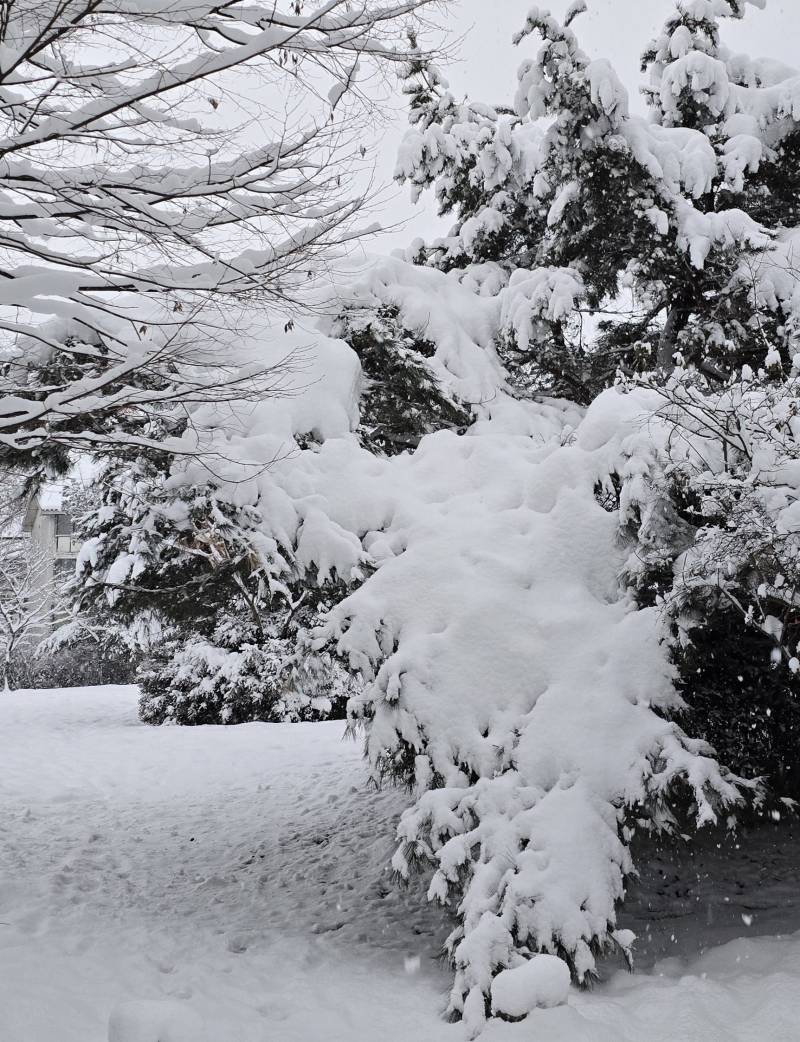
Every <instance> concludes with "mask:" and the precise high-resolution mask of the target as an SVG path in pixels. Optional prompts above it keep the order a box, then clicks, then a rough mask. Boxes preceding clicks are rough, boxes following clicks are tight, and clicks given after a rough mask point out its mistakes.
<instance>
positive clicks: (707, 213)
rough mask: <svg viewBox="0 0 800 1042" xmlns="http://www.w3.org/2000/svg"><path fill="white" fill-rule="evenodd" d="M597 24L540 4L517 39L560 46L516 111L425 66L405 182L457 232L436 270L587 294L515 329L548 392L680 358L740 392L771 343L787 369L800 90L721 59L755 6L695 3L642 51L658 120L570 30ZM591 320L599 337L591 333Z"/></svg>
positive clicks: (436, 258)
mask: <svg viewBox="0 0 800 1042" xmlns="http://www.w3.org/2000/svg"><path fill="white" fill-rule="evenodd" d="M580 10H581V5H575V6H574V8H573V10H572V11H571V17H570V18H569V19H568V20H567V22H566V23H565V24H563V25H562V24H560V23H559V22H557V21H556V19H554V18H553V17H552V16H550V15H549V14H548V13H547V12H545V11H542V10H540V9H538V8H534V9H533V11H532V12H531V14H530V15H529V17H528V20H527V23H526V25H525V28H524V30H523V31H522V32H521V33H520V34H518V37H517V42H518V43H521V42H523V41H525V40H527V38H528V37H529V36H530V35H531V34H538V35H540V36H541V38H542V40H543V43H542V46H541V47H540V49H539V51H538V53H536V55H535V56H534V57H532V58H527V59H526V60H525V61H524V62H523V64H522V65H521V67H520V70H519V73H518V87H517V92H516V97H515V99H514V103H513V105H512V106H509V107H508V108H504V109H502V110H498V109H494V108H492V107H490V106H486V105H482V104H477V103H470V102H463V103H458V102H456V100H455V99H454V98H453V96H452V95H451V94H450V93H449V92H448V91H447V89H446V83H445V82H444V81H443V80H442V78H441V77H440V76H439V75H438V73H437V72H436V71H435V70H433V69H431V68H430V67H429V66H426V63H425V62H422V61H418V62H411V63H409V65H408V69H407V75H408V85H407V88H406V90H407V93H408V94H409V96H410V99H411V114H410V122H411V125H412V129H411V130H410V132H409V133H408V135H407V138H406V141H405V142H404V145H403V148H402V151H401V156H400V160H399V163H398V168H397V175H398V177H399V179H400V180H401V181H406V182H409V183H410V184H411V185H412V186H413V189H414V192H415V193H418V192H420V191H421V190H423V189H424V188H427V187H431V186H432V187H433V188H434V189H435V192H436V196H437V199H438V202H439V206H440V209H441V211H442V212H443V213H448V214H453V215H454V216H455V218H456V223H455V225H454V226H453V229H452V231H451V233H450V234H449V235H448V236H447V237H445V238H443V239H441V240H437V241H436V242H434V243H433V244H432V245H431V246H430V247H429V248H428V250H427V252H426V255H425V259H426V260H427V262H428V263H431V264H435V265H437V266H439V267H441V268H442V269H443V270H451V269H461V270H463V271H464V272H465V273H470V272H471V271H473V270H474V269H475V268H476V267H480V268H482V269H483V270H484V276H483V277H484V279H485V269H486V268H487V266H490V267H494V268H496V269H497V270H498V274H497V276H496V282H497V285H498V287H503V286H505V285H506V284H507V283H510V285H509V286H508V289H507V290H504V292H506V294H507V295H508V294H509V293H510V292H511V290H512V289H513V286H514V281H515V279H516V280H519V279H520V273H521V272H531V273H533V274H535V273H536V272H537V271H541V270H543V269H551V270H552V271H554V272H559V271H561V272H564V273H565V274H566V273H569V275H570V276H571V277H573V278H577V279H579V280H580V286H581V292H580V294H579V295H577V296H576V298H575V303H576V304H577V305H578V308H577V310H575V309H574V308H570V309H569V310H568V311H567V312H564V313H562V314H560V315H558V316H554V315H549V316H547V321H546V322H543V323H540V324H539V327H538V328H537V330H536V331H535V334H536V335H535V336H534V337H533V338H530V339H529V338H528V337H526V336H523V337H520V335H519V328H518V326H517V324H516V323H514V322H510V323H508V324H507V325H506V328H505V329H504V331H503V335H502V339H503V342H504V343H506V344H510V345H511V348H512V352H506V356H505V357H506V358H507V360H509V361H510V362H511V364H512V365H513V364H514V363H516V362H518V360H519V359H518V358H517V357H516V356H515V355H514V353H513V349H516V350H517V352H519V351H520V349H521V352H522V353H523V354H525V353H527V354H528V355H529V356H530V362H529V365H531V366H533V367H535V368H537V369H538V370H539V372H540V379H539V384H538V389H544V390H549V391H551V392H552V393H558V394H565V395H567V396H569V397H571V398H572V399H574V400H578V401H583V402H588V401H590V400H591V399H592V397H593V396H594V395H595V394H596V393H597V391H598V390H600V389H601V388H602V387H604V386H608V385H610V384H611V383H612V382H613V381H614V379H615V376H616V374H617V372H618V371H619V370H620V369H621V370H623V371H626V372H628V373H632V372H636V371H645V370H650V369H655V368H656V367H661V368H662V369H664V370H668V369H670V368H671V367H672V365H673V360H674V358H675V357H676V356H677V355H679V356H680V358H681V359H682V360H683V361H684V362H685V363H687V364H691V365H694V366H696V367H697V368H699V369H700V370H702V371H703V372H704V374H705V375H706V376H707V377H708V378H709V379H711V380H712V381H716V382H724V380H725V379H726V378H727V377H728V376H729V375H731V374H732V373H734V372H735V371H736V370H737V369H738V368H739V367H741V365H742V364H750V365H752V366H755V365H756V364H757V363H758V361H759V360H760V358H761V357H763V354H764V350H765V345H767V344H771V345H773V346H774V347H775V349H776V350H777V351H778V352H779V354H780V359H781V364H782V366H783V368H784V370H785V371H787V372H788V369H789V366H790V362H791V351H790V339H791V332H790V329H789V324H788V323H787V319H788V317H789V315H788V307H787V305H788V300H787V298H786V293H781V292H778V293H775V292H774V286H772V285H771V283H772V281H773V280H772V276H771V274H769V273H768V270H767V269H769V268H770V267H771V266H772V264H773V262H771V261H770V260H769V259H768V257H767V256H766V255H767V254H768V252H769V249H770V244H771V243H772V241H773V238H774V236H775V234H777V233H780V232H782V231H783V230H785V229H787V228H794V227H795V226H796V225H797V220H796V217H797V206H796V192H795V191H794V189H795V187H796V185H797V183H798V178H799V177H800V167H799V166H798V145H797V141H798V120H797V108H796V107H793V104H794V103H793V98H794V94H793V91H794V86H793V85H792V84H793V81H788V80H787V83H788V84H789V85H788V87H785V86H784V85H783V84H782V83H781V82H780V75H781V69H780V68H779V67H773V66H771V65H769V64H768V63H761V64H758V63H752V62H749V61H748V60H746V59H742V58H741V57H738V58H734V57H733V56H732V55H731V54H730V53H729V52H728V51H726V50H725V49H724V47H722V45H721V43H720V21H721V19H722V18H724V17H725V16H731V17H737V18H738V17H742V15H743V13H744V5H743V4H739V3H730V4H729V3H727V2H720V3H711V2H708V3H705V2H704V3H702V4H699V5H698V4H691V5H678V7H677V8H676V12H675V14H674V15H673V16H672V17H670V18H669V19H668V21H667V23H666V25H665V27H664V30H663V31H662V33H661V35H660V36H659V37H658V38H657V39H656V40H655V41H654V42H653V43H652V44H651V45H650V46H649V47H648V49H647V50H646V51H645V54H644V57H643V68H644V69H645V70H646V71H649V73H650V86H649V88H648V94H647V97H648V100H649V102H650V105H651V108H652V112H653V116H654V118H655V124H651V123H649V122H648V121H646V120H644V119H642V118H640V117H638V116H635V115H631V114H630V112H629V107H628V99H627V95H626V92H625V90H624V88H623V87H622V85H621V84H620V82H619V80H618V78H617V77H616V74H615V73H614V71H613V69H611V67H610V66H609V65H608V63H606V62H604V61H600V60H594V61H592V60H590V59H589V58H588V56H587V55H586V54H585V53H584V52H583V51H582V50H581V49H580V47H579V44H578V40H577V37H576V36H575V33H574V32H573V30H572V28H571V26H570V24H569V23H570V22H571V21H572V19H574V17H575V16H576V15H577V14H579V13H580ZM782 74H783V77H784V79H785V78H786V76H787V75H788V73H787V72H786V70H782ZM542 119H546V120H547V124H546V126H545V129H543V130H541V129H540V123H539V121H540V120H542ZM777 263H780V261H778V262H777ZM765 283H767V285H765ZM789 295H790V294H789ZM587 312H588V313H593V314H595V315H597V316H598V317H599V330H600V335H599V336H598V337H592V336H588V337H587V336H585V335H584V334H583V332H582V324H581V322H580V320H579V318H580V314H581V313H584V314H585V313H587ZM609 313H611V314H610V317H604V316H606V315H609Z"/></svg>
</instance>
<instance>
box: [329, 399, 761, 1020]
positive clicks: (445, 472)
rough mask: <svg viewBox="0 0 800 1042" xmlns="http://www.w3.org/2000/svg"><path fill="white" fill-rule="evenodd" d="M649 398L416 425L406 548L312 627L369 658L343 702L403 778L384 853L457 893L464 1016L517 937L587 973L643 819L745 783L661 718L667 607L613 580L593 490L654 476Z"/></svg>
mask: <svg viewBox="0 0 800 1042" xmlns="http://www.w3.org/2000/svg"><path fill="white" fill-rule="evenodd" d="M659 404H660V398H659V396H658V395H657V394H656V393H654V392H647V391H635V392H631V393H630V394H624V393H621V392H617V391H613V390H612V391H608V392H606V393H605V394H604V395H602V396H601V397H600V398H599V399H597V401H595V403H593V405H592V406H591V407H590V408H589V410H588V412H587V414H586V416H585V418H584V419H583V420H582V421H581V422H579V424H578V426H577V430H576V431H574V433H573V435H572V436H571V437H570V438H569V439H565V438H564V431H563V427H562V424H563V422H564V421H563V414H561V418H560V419H559V413H558V412H557V411H556V410H555V409H554V408H553V407H552V406H549V405H548V406H545V405H542V406H531V409H532V411H533V410H539V411H540V424H541V428H540V429H541V430H542V431H543V432H544V430H546V426H545V425H546V423H548V422H549V424H550V436H549V437H547V438H543V439H540V440H534V439H531V438H529V437H525V436H520V435H517V434H514V433H511V432H508V431H507V430H504V426H503V424H502V423H501V422H499V421H498V422H494V423H490V424H488V425H487V427H486V430H485V435H483V436H481V434H480V433H476V435H475V436H472V437H471V436H470V435H467V436H466V437H464V438H457V437H456V436H455V435H453V434H448V433H445V432H443V433H442V434H440V435H437V436H436V437H435V438H428V439H424V440H423V442H422V443H421V445H420V447H419V449H418V450H417V452H416V453H415V454H414V455H413V456H411V457H407V458H405V462H404V465H403V467H402V469H401V468H399V467H397V466H393V468H392V469H393V471H394V481H395V483H397V484H399V483H400V482H401V481H402V482H404V483H405V494H404V498H405V501H406V503H407V504H408V505H407V506H406V508H405V509H404V510H403V512H402V514H401V515H400V516H399V517H397V518H396V519H395V524H394V526H393V528H394V533H395V537H396V538H398V537H399V541H400V544H401V546H402V551H401V552H399V553H394V554H392V555H391V556H389V557H387V558H386V559H385V560H383V562H382V563H381V565H380V567H379V568H378V569H377V571H376V572H375V574H374V575H372V576H370V578H369V579H368V581H367V582H365V583H364V584H363V586H361V587H360V588H359V589H357V590H355V591H354V592H353V593H351V594H350V595H349V596H348V597H347V598H345V600H343V601H342V602H341V603H340V604H339V605H337V606H335V607H333V608H332V610H331V611H330V613H329V615H328V616H327V617H326V620H325V621H324V625H323V628H322V631H321V632H320V638H319V639H320V641H323V640H325V639H328V640H330V639H334V640H336V642H337V649H338V652H339V654H340V655H343V656H347V657H348V658H349V660H350V663H351V666H352V668H354V669H357V670H359V671H361V672H362V673H363V674H364V675H365V676H366V677H368V678H371V679H370V682H369V683H368V685H367V687H366V689H365V691H364V693H363V695H361V696H359V697H357V698H356V699H354V700H353V702H352V703H351V710H352V712H353V713H354V714H355V715H356V717H357V718H361V719H363V720H364V722H365V723H366V726H367V749H368V753H369V757H370V760H371V763H372V765H373V769H374V772H375V775H376V777H378V778H379V777H381V776H386V775H389V776H391V777H393V778H397V779H402V780H404V781H406V782H407V783H409V784H410V785H411V786H413V787H414V788H415V791H416V794H417V796H416V800H415V803H414V805H413V806H412V807H411V808H409V810H408V811H407V812H406V813H405V814H404V815H403V818H402V819H401V822H400V826H399V837H400V840H401V845H400V848H399V850H398V852H397V854H396V856H395V858H394V862H393V864H394V868H395V870H396V871H397V872H398V873H399V875H400V876H402V877H403V878H406V879H407V878H409V877H410V875H411V872H412V870H413V868H414V867H415V866H416V865H418V864H420V863H424V864H427V865H430V866H431V867H432V868H433V869H434V875H433V880H432V883H431V886H430V890H429V897H430V898H431V899H436V900H439V901H442V902H446V903H448V904H449V905H451V906H452V907H453V908H454V909H456V910H457V911H458V914H459V919H460V925H459V926H458V927H457V928H456V929H455V931H454V932H453V933H452V935H451V936H450V938H449V940H448V945H447V946H448V950H449V953H450V955H451V957H452V960H453V963H454V966H455V970H456V979H455V984H454V987H453V991H452V993H451V998H450V1010H451V1012H452V1013H454V1014H456V1015H461V1016H463V1017H464V1018H465V1020H467V1022H468V1026H469V1028H470V1029H471V1030H473V1031H474V1030H477V1029H478V1028H479V1027H480V1025H481V1023H482V1022H483V1017H484V1015H485V1002H486V1001H487V998H488V996H489V994H490V990H491V984H492V979H493V977H494V976H495V975H496V974H497V973H498V972H500V971H502V970H503V969H505V968H508V967H512V966H514V965H516V964H517V961H518V959H519V957H520V956H523V957H527V956H529V955H530V954H532V953H535V952H539V951H543V952H547V953H550V954H553V955H558V956H559V957H561V958H563V959H564V960H566V961H567V962H568V963H569V965H570V967H571V969H572V972H573V975H574V977H575V978H576V979H577V980H580V981H586V980H589V979H591V977H592V975H593V974H594V972H595V964H596V959H597V956H598V955H599V954H600V953H601V952H602V951H604V950H608V949H612V948H615V947H617V946H618V945H622V946H623V947H627V945H628V944H629V939H628V938H620V936H619V935H618V934H617V933H616V914H617V912H616V908H617V903H618V902H619V901H620V900H621V899H622V897H623V895H624V888H625V878H626V876H627V875H628V874H629V873H630V872H631V871H632V870H633V864H632V861H631V856H630V851H629V843H630V840H631V838H632V836H633V834H634V833H635V831H636V830H637V829H642V828H655V829H660V828H669V827H671V826H672V825H673V823H674V821H675V818H676V817H678V816H683V815H684V814H685V815H686V817H687V818H688V819H689V820H693V821H694V822H695V823H698V824H701V825H702V824H704V823H707V822H711V821H716V820H718V816H719V814H720V812H724V813H725V814H726V813H727V808H731V807H732V806H733V805H734V804H736V803H737V801H739V799H740V798H741V791H740V789H739V788H738V787H737V784H736V782H735V780H734V779H732V778H731V777H730V776H729V775H728V773H727V772H726V771H725V770H724V769H720V768H719V766H718V765H717V763H716V761H715V760H714V759H713V758H712V756H711V751H710V749H709V748H708V746H707V745H706V744H705V743H703V742H702V741H697V740H695V739H693V738H690V737H688V736H687V734H686V733H685V732H684V731H683V730H682V729H681V728H680V727H679V726H678V725H677V724H676V723H675V722H674V721H670V720H669V719H667V714H668V713H669V712H670V711H671V710H672V709H676V708H678V707H679V706H680V699H679V697H678V695H677V694H676V691H675V688H674V684H673V680H674V676H675V673H674V669H673V667H672V666H671V665H670V663H669V661H668V649H667V646H666V644H665V642H664V639H663V638H664V636H665V632H664V630H663V628H662V625H661V621H660V616H659V612H658V610H657V609H656V608H649V609H642V610H637V606H636V605H635V603H634V602H633V601H632V599H631V598H630V596H628V595H627V594H626V592H625V590H624V589H623V588H622V587H621V586H620V582H619V575H620V573H621V572H622V570H623V567H624V565H625V561H626V559H627V557H628V555H629V554H630V552H631V549H632V547H633V546H634V545H635V540H636V536H635V534H632V535H630V536H628V537H627V538H626V537H625V532H626V529H627V525H628V517H627V516H626V515H623V513H622V512H621V511H620V510H612V511H609V510H607V509H604V507H603V506H602V505H601V504H600V503H599V502H598V498H597V494H596V490H597V488H598V486H600V485H602V484H604V483H606V482H608V481H610V475H611V474H612V473H613V474H618V475H621V477H622V481H623V485H624V497H625V501H626V502H627V503H628V504H629V506H630V504H631V502H632V501H634V500H635V499H636V498H637V496H638V495H639V493H640V491H641V492H643V491H646V490H641V489H640V488H639V477H640V474H641V469H642V466H643V461H644V462H646V461H647V456H648V453H649V452H650V450H651V441H650V438H649V435H648V432H647V427H648V423H649V422H650V420H651V418H652V417H653V414H654V411H655V410H656V409H657V408H658V405H659ZM654 422H655V421H654ZM565 441H566V443H565ZM400 459H403V457H400ZM401 491H402V489H401ZM412 504H413V508H412ZM723 816H724V815H723Z"/></svg>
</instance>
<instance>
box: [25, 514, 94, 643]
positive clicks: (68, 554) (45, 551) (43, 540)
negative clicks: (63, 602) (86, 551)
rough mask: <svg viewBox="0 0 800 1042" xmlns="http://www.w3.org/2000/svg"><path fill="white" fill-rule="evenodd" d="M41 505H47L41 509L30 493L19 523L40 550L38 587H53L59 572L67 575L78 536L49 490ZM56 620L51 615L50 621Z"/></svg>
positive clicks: (70, 570) (37, 573)
mask: <svg viewBox="0 0 800 1042" xmlns="http://www.w3.org/2000/svg"><path fill="white" fill-rule="evenodd" d="M45 505H46V506H47V507H48V508H49V509H43V508H42V502H41V500H40V498H39V496H38V495H34V496H33V498H32V499H31V501H30V502H29V504H28V508H27V510H26V513H25V519H24V521H23V525H22V527H23V531H24V532H26V533H27V534H28V536H29V538H30V540H31V543H32V544H33V546H34V547H35V548H36V549H38V550H39V551H40V552H41V565H40V567H39V568H38V569H37V572H36V585H37V587H38V588H39V589H42V588H43V587H49V588H53V587H54V586H55V584H56V583H58V581H59V578H60V577H61V576H64V575H65V574H69V575H71V574H72V572H73V570H74V568H75V559H76V557H77V556H78V550H79V549H80V542H79V540H77V539H75V538H74V537H73V535H72V524H71V521H70V519H69V517H68V515H66V514H65V513H63V512H62V511H60V510H58V509H53V508H54V507H56V506H58V505H59V502H58V500H57V499H56V498H55V497H54V496H53V495H52V494H51V495H50V496H49V497H48V498H47V499H46V500H45ZM54 606H55V605H54ZM57 622H58V620H57V619H55V618H54V623H57ZM51 628H52V627H51Z"/></svg>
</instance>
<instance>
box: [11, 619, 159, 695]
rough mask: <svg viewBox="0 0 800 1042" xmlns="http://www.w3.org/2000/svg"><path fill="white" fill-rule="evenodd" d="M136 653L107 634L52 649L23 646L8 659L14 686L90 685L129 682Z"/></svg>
mask: <svg viewBox="0 0 800 1042" xmlns="http://www.w3.org/2000/svg"><path fill="white" fill-rule="evenodd" d="M140 657H141V656H140V655H138V654H137V653H136V652H132V650H131V649H130V648H128V647H125V646H124V645H121V644H120V642H119V641H118V640H117V639H116V637H115V636H114V635H113V633H112V635H111V637H110V639H109V640H108V641H107V642H106V641H97V642H95V641H86V642H84V641H82V642H80V643H79V644H66V645H64V646H62V647H59V648H57V649H54V650H47V649H45V650H42V649H40V648H33V649H31V648H26V649H23V650H22V651H21V652H19V653H18V654H17V655H16V657H15V658H14V659H12V662H11V668H10V678H11V685H12V686H13V687H15V688H56V687H90V686H92V685H95V684H132V683H133V681H134V677H135V674H136V669H137V666H138V664H139V659H140Z"/></svg>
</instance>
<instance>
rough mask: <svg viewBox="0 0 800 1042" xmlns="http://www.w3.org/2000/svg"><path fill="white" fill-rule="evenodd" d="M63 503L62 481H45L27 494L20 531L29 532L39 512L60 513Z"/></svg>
mask: <svg viewBox="0 0 800 1042" xmlns="http://www.w3.org/2000/svg"><path fill="white" fill-rule="evenodd" d="M63 503H64V482H63V481H45V482H44V483H43V484H42V485H40V486H39V488H38V489H37V490H36V491H35V492H32V493H31V494H30V496H28V502H27V504H26V506H25V514H24V516H23V518H22V531H23V532H30V530H31V528H32V527H33V523H34V521H35V520H36V515H37V513H39V514H60V513H61V511H62V509H63Z"/></svg>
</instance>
